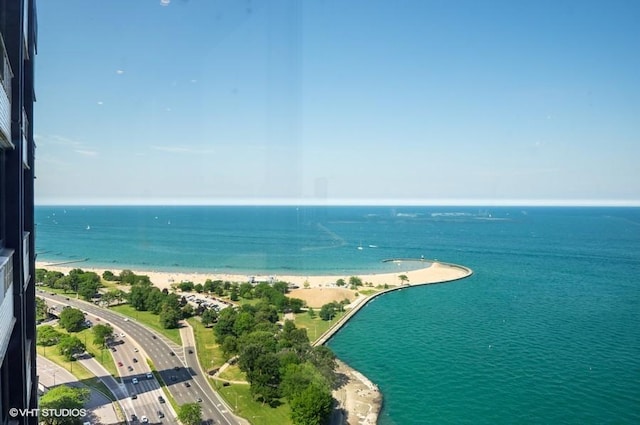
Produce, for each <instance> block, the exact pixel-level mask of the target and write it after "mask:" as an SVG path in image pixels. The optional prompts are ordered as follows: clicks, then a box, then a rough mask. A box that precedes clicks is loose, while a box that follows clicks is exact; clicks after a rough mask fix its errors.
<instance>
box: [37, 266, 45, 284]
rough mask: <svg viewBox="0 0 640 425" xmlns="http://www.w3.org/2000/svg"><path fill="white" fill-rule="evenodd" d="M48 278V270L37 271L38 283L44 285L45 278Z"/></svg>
mask: <svg viewBox="0 0 640 425" xmlns="http://www.w3.org/2000/svg"><path fill="white" fill-rule="evenodd" d="M46 276H47V270H46V269H36V283H44V278H45V277H46Z"/></svg>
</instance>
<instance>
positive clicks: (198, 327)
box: [187, 317, 224, 371]
mask: <svg viewBox="0 0 640 425" xmlns="http://www.w3.org/2000/svg"><path fill="white" fill-rule="evenodd" d="M187 321H188V322H189V324H190V325H191V327H192V328H193V334H194V335H195V338H196V353H198V361H199V362H200V366H202V369H204V370H205V371H207V370H211V369H213V368H217V367H220V366H222V365H223V364H224V358H223V356H222V350H220V346H218V344H217V343H216V339H215V335H214V334H213V329H212V328H207V327H205V326H204V325H203V324H202V322H200V319H198V318H195V317H192V318H190V319H187Z"/></svg>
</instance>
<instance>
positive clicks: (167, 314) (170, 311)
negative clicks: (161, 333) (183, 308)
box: [159, 304, 182, 329]
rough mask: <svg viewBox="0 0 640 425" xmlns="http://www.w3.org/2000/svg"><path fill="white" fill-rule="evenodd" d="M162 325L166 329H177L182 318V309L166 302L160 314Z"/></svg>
mask: <svg viewBox="0 0 640 425" xmlns="http://www.w3.org/2000/svg"><path fill="white" fill-rule="evenodd" d="M159 318H160V325H161V326H162V327H163V328H165V329H175V328H177V327H178V322H179V321H180V319H182V315H181V314H180V309H179V308H177V307H174V306H171V305H169V304H164V305H163V306H162V310H161V311H160V314H159Z"/></svg>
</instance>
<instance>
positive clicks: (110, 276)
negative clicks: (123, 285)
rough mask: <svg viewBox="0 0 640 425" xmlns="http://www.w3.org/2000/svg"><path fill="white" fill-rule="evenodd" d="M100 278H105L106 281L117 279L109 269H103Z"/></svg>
mask: <svg viewBox="0 0 640 425" xmlns="http://www.w3.org/2000/svg"><path fill="white" fill-rule="evenodd" d="M102 278H103V279H104V280H106V281H107V282H115V281H117V280H118V277H117V276H116V275H114V274H113V272H111V271H109V270H105V271H104V272H103V273H102Z"/></svg>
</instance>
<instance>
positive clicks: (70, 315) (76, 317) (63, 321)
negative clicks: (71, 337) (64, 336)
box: [59, 308, 85, 332]
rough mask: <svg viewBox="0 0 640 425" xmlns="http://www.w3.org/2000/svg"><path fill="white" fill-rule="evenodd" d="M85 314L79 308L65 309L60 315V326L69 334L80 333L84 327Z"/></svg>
mask: <svg viewBox="0 0 640 425" xmlns="http://www.w3.org/2000/svg"><path fill="white" fill-rule="evenodd" d="M84 322H85V318H84V313H83V312H82V311H80V310H78V309H77V308H65V309H64V310H62V313H60V321H59V323H60V326H62V328H63V329H65V330H66V331H67V332H79V331H81V330H82V329H83V327H84Z"/></svg>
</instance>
